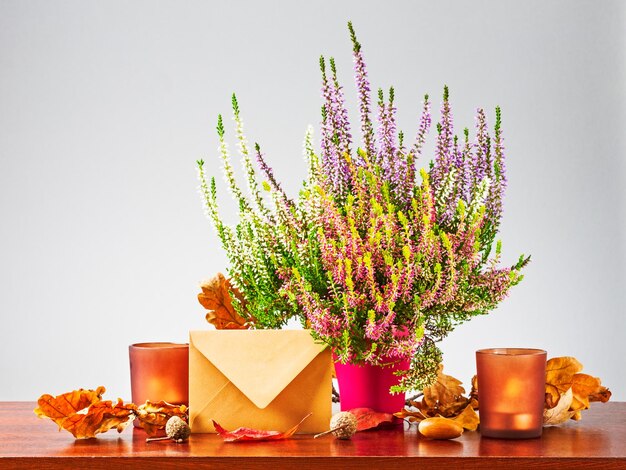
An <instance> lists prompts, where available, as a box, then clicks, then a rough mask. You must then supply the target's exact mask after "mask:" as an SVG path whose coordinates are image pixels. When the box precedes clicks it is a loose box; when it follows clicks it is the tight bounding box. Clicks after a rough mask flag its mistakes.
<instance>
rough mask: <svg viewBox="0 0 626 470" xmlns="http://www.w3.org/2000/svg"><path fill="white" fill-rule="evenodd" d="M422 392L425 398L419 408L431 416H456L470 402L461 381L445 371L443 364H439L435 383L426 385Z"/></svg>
mask: <svg viewBox="0 0 626 470" xmlns="http://www.w3.org/2000/svg"><path fill="white" fill-rule="evenodd" d="M422 392H423V393H424V398H422V403H421V404H419V406H418V408H419V409H420V410H421V411H422V413H424V414H425V415H428V416H429V417H435V416H443V417H445V418H451V417H454V416H456V415H457V414H459V413H460V412H461V411H463V410H464V409H465V407H466V406H467V405H468V404H469V402H470V400H469V398H466V397H464V396H463V395H464V394H465V389H464V388H463V386H462V385H461V381H460V380H458V379H456V378H454V377H452V376H451V375H446V374H444V373H443V364H439V370H438V372H437V380H436V381H435V383H434V384H433V385H431V386H430V387H426V388H425V389H424V390H422Z"/></svg>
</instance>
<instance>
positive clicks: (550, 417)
mask: <svg viewBox="0 0 626 470" xmlns="http://www.w3.org/2000/svg"><path fill="white" fill-rule="evenodd" d="M573 398H574V395H573V394H572V389H571V388H569V389H567V392H565V393H564V394H563V396H561V398H560V399H559V402H558V404H557V405H556V406H555V407H554V408H551V409H549V410H544V412H543V425H544V426H555V425H557V424H561V423H564V422H565V421H567V420H568V419H570V418H571V417H572V416H573V415H574V413H576V412H575V411H570V409H569V408H570V405H571V404H572V399H573Z"/></svg>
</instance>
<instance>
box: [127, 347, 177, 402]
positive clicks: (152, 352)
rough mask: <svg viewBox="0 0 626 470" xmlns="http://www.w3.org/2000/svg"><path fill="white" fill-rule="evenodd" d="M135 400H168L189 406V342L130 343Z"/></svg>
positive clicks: (132, 384) (131, 382)
mask: <svg viewBox="0 0 626 470" xmlns="http://www.w3.org/2000/svg"><path fill="white" fill-rule="evenodd" d="M128 352H129V355H130V385H131V393H132V400H133V403H135V404H136V405H142V404H144V403H145V402H146V400H150V401H151V402H157V401H161V400H163V401H166V402H168V403H172V404H175V405H181V404H184V405H189V345H188V344H177V343H138V344H133V345H131V346H129V348H128Z"/></svg>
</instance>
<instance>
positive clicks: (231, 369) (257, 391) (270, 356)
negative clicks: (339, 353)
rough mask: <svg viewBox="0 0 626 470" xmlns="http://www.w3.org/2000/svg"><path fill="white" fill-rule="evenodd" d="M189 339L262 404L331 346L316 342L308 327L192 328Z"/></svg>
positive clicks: (250, 397) (256, 403)
mask: <svg viewBox="0 0 626 470" xmlns="http://www.w3.org/2000/svg"><path fill="white" fill-rule="evenodd" d="M189 340H190V343H191V345H192V346H193V347H195V348H196V349H197V350H198V351H200V353H201V354H202V355H203V356H204V357H206V359H207V360H208V361H210V362H211V363H212V364H213V365H214V366H215V367H216V368H217V369H219V371H220V372H221V373H222V374H224V375H225V376H226V377H227V378H228V380H230V381H231V382H232V383H233V384H234V385H235V386H236V387H237V388H238V389H239V390H241V392H242V393H243V394H244V395H246V397H248V398H249V399H250V401H252V403H254V404H255V405H256V406H258V407H259V408H265V407H266V406H267V405H269V404H270V403H271V402H272V401H273V400H274V399H275V398H276V397H277V396H278V395H279V394H280V392H281V391H282V390H284V389H285V387H286V386H287V385H289V384H290V383H291V382H292V381H293V379H295V378H296V376H297V375H298V374H299V373H300V372H302V371H303V370H304V368H305V367H307V366H308V365H309V363H310V362H311V361H312V360H313V359H315V357H316V356H317V355H318V354H319V353H320V352H322V351H323V350H324V349H325V348H326V347H327V346H326V345H325V344H319V343H315V342H314V340H313V338H312V337H311V334H310V333H309V331H308V330H219V331H218V330H208V331H191V332H190V333H189Z"/></svg>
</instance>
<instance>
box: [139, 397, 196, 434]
mask: <svg viewBox="0 0 626 470" xmlns="http://www.w3.org/2000/svg"><path fill="white" fill-rule="evenodd" d="M135 414H136V415H137V419H139V421H140V422H141V425H142V426H143V429H144V431H146V434H148V436H155V435H157V434H158V433H159V432H161V431H163V430H164V429H165V425H166V424H167V420H168V419H170V418H171V417H172V416H178V417H179V418H181V419H182V420H184V421H187V407H186V406H185V405H172V404H171V403H167V402H165V401H159V402H156V403H152V402H150V401H146V402H145V403H144V404H143V405H141V406H138V407H137V409H136V411H135Z"/></svg>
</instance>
